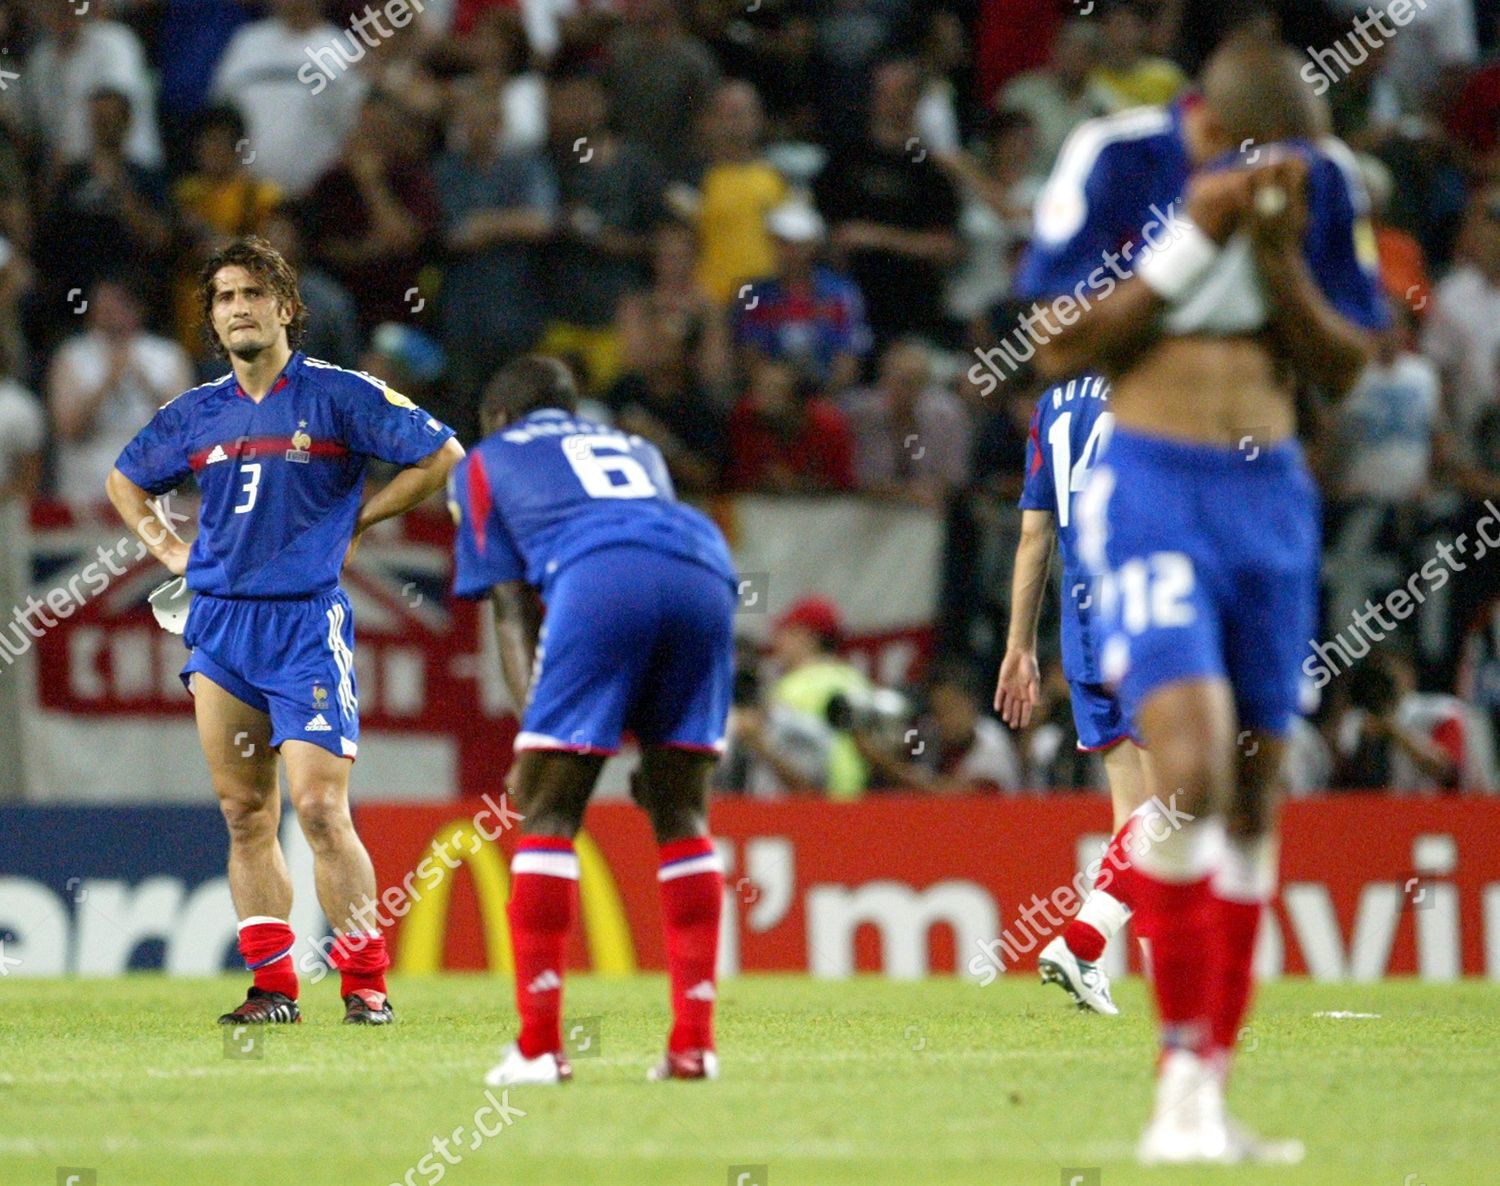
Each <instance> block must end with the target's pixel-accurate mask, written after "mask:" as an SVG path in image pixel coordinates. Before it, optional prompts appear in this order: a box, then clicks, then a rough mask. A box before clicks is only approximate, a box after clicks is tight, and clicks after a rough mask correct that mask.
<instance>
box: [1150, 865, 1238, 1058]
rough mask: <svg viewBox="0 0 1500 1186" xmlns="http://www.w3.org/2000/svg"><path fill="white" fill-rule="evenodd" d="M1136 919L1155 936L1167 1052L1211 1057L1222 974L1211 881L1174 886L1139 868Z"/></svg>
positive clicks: (1155, 973) (1156, 985)
mask: <svg viewBox="0 0 1500 1186" xmlns="http://www.w3.org/2000/svg"><path fill="white" fill-rule="evenodd" d="M1135 889H1136V916H1137V917H1138V918H1140V919H1141V920H1142V921H1143V922H1144V923H1145V924H1146V927H1147V929H1148V932H1149V934H1150V935H1151V984H1152V988H1153V989H1154V990H1155V994H1156V1010H1157V1015H1158V1017H1159V1019H1160V1023H1161V1041H1162V1046H1163V1048H1166V1049H1184V1050H1191V1051H1193V1053H1195V1054H1205V1053H1207V1051H1208V1046H1209V1041H1210V1032H1211V1026H1210V1012H1211V1009H1212V998H1211V995H1210V994H1211V991H1212V988H1213V977H1214V974H1215V972H1216V971H1217V965H1218V960H1217V958H1216V956H1217V950H1218V933H1217V929H1216V926H1215V923H1216V920H1217V911H1216V910H1215V909H1214V902H1213V898H1212V896H1211V895H1210V892H1209V879H1208V878H1207V877H1202V878H1199V879H1198V880H1196V881H1188V882H1171V881H1164V880H1160V879H1158V878H1156V877H1153V876H1151V875H1150V874H1148V873H1146V872H1145V870H1143V869H1141V868H1140V867H1139V866H1137V867H1136V875H1135Z"/></svg>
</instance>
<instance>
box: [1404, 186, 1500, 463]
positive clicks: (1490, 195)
mask: <svg viewBox="0 0 1500 1186" xmlns="http://www.w3.org/2000/svg"><path fill="white" fill-rule="evenodd" d="M1460 244H1461V249H1462V253H1463V255H1464V257H1465V259H1464V262H1463V263H1461V264H1459V265H1458V266H1457V267H1455V268H1454V269H1453V271H1451V272H1449V273H1448V276H1447V278H1446V279H1444V280H1443V282H1442V283H1441V284H1439V285H1438V286H1437V290H1436V291H1435V292H1434V293H1433V299H1432V306H1431V308H1430V309H1429V311H1428V316H1427V326H1426V329H1425V331H1424V333H1423V336H1422V351H1423V353H1424V354H1426V355H1427V356H1428V357H1429V358H1430V359H1432V361H1433V362H1435V363H1436V364H1437V367H1438V371H1439V373H1440V374H1441V375H1442V379H1443V406H1444V413H1445V419H1446V420H1447V422H1448V427H1449V428H1451V430H1452V431H1453V433H1454V434H1455V436H1456V438H1457V439H1458V440H1459V441H1460V442H1462V441H1463V440H1464V439H1466V438H1467V437H1468V436H1469V434H1470V432H1471V430H1472V429H1473V427H1474V424H1475V422H1476V421H1477V420H1478V419H1479V417H1480V415H1481V414H1482V413H1483V412H1484V411H1485V410H1486V409H1487V408H1490V407H1492V406H1494V405H1495V404H1496V403H1497V402H1500V365H1497V364H1500V185H1492V186H1489V187H1488V188H1486V189H1484V190H1481V191H1480V192H1479V193H1478V194H1477V195H1475V198H1474V200H1473V202H1472V203H1471V204H1470V207H1469V214H1468V217H1467V219H1466V220H1465V223H1464V230H1463V233H1462V235H1461V237H1460Z"/></svg>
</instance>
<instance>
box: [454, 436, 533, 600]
mask: <svg viewBox="0 0 1500 1186" xmlns="http://www.w3.org/2000/svg"><path fill="white" fill-rule="evenodd" d="M448 509H449V510H450V511H452V513H453V520H454V524H455V526H456V527H457V532H456V534H455V537H454V541H453V592H454V594H455V595H456V596H458V597H469V598H480V597H487V596H488V595H489V591H490V590H491V589H492V588H494V587H495V586H496V585H500V584H504V583H505V582H506V581H519V580H524V579H525V576H526V563H525V561H524V560H523V559H522V557H521V553H520V551H519V549H517V547H516V544H515V541H514V540H513V539H512V538H511V534H510V530H509V528H507V527H506V525H505V521H504V519H502V518H501V516H500V514H499V513H498V512H497V511H496V509H495V500H494V496H493V495H492V493H491V490H490V482H489V475H488V474H487V473H486V472H485V468H484V461H483V459H482V458H481V457H480V456H479V454H478V453H470V454H469V455H468V456H466V457H465V458H464V459H463V460H462V461H460V462H459V463H458V464H457V465H456V466H454V467H453V472H452V474H450V475H449V478H448Z"/></svg>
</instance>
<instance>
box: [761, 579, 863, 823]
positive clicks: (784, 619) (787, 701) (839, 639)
mask: <svg viewBox="0 0 1500 1186" xmlns="http://www.w3.org/2000/svg"><path fill="white" fill-rule="evenodd" d="M843 637H844V624H843V615H842V614H841V613H840V612H839V608H838V606H837V605H835V604H834V603H833V602H832V601H830V600H829V599H828V598H826V597H818V596H816V595H813V596H808V597H803V598H801V599H799V600H798V601H795V602H793V603H792V605H791V606H789V607H788V608H787V610H786V612H785V613H783V614H782V615H781V617H779V618H777V619H776V623H775V625H774V626H773V627H772V630H771V659H772V661H773V662H774V664H775V666H776V668H777V670H778V671H779V672H780V673H781V675H780V678H778V679H777V681H776V683H775V685H774V686H773V687H772V689H771V705H772V706H781V707H782V708H784V709H789V710H792V711H794V712H797V713H800V714H801V715H802V716H803V717H805V718H811V719H812V720H814V721H817V722H826V723H827V727H828V728H829V730H830V734H829V745H828V762H827V770H826V775H825V778H824V781H823V784H822V786H821V788H820V789H821V790H822V791H823V792H824V793H825V794H826V795H827V796H828V797H829V798H830V799H857V798H859V797H860V796H861V795H863V794H864V793H865V790H866V788H867V787H868V786H869V783H870V770H869V766H868V764H867V763H866V761H865V759H864V757H863V756H861V754H860V751H859V747H858V746H857V745H856V744H855V741H854V737H853V734H852V732H851V729H850V726H851V724H852V721H851V719H850V718H849V715H848V713H847V712H846V711H845V708H846V706H850V705H860V704H864V703H866V702H867V701H868V699H869V697H870V695H871V693H873V692H874V691H875V690H876V689H875V687H874V685H872V684H871V683H870V681H869V680H868V679H867V678H865V676H864V674H863V673H862V672H861V671H860V670H859V669H858V668H856V667H855V666H853V665H852V664H851V663H849V662H848V661H846V660H845V659H843V658H841V657H840V655H839V651H840V649H841V648H842V645H843ZM762 737H763V740H764V742H765V744H764V747H763V753H762V754H761V756H762V757H763V759H764V760H765V761H767V762H773V761H777V760H779V761H781V762H788V761H790V760H791V755H790V754H789V752H788V747H787V746H786V745H784V744H778V742H777V739H776V737H775V736H774V731H768V732H765V733H763V734H762Z"/></svg>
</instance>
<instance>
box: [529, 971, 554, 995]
mask: <svg viewBox="0 0 1500 1186" xmlns="http://www.w3.org/2000/svg"><path fill="white" fill-rule="evenodd" d="M561 987H562V977H560V976H559V975H558V974H557V973H556V972H554V971H553V970H552V969H551V968H548V969H547V970H546V971H545V972H543V973H541V974H540V975H538V976H537V977H536V978H535V979H534V980H533V981H532V982H531V983H530V984H528V985H527V986H526V991H527V992H556V991H557V990H558V989H560V988H561Z"/></svg>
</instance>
